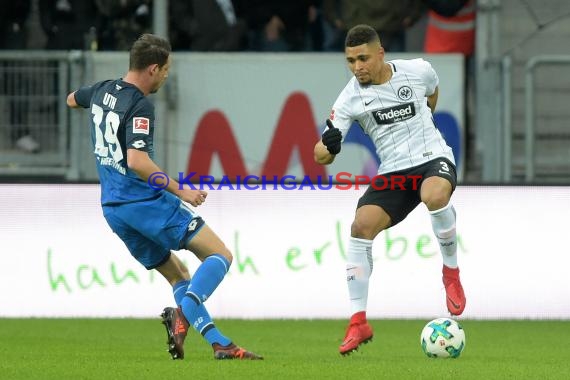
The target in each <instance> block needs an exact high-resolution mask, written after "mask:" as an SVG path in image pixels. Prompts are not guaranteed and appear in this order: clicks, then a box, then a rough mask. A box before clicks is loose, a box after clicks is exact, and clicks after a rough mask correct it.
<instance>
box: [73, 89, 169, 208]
mask: <svg viewBox="0 0 570 380" xmlns="http://www.w3.org/2000/svg"><path fill="white" fill-rule="evenodd" d="M75 101H76V102H77V104H78V105H80V106H81V107H83V108H90V109H91V140H92V142H93V149H94V150H93V153H94V154H95V158H96V160H97V171H98V173H99V180H100V182H101V204H102V205H104V206H105V205H114V204H122V203H130V202H138V201H143V200H148V199H152V198H156V197H157V196H158V195H159V193H160V191H161V190H155V189H153V188H152V187H150V186H149V185H148V183H147V182H146V181H144V180H142V179H141V178H140V177H139V176H138V175H137V174H136V173H135V172H133V171H132V170H130V169H129V168H128V166H127V149H137V150H140V151H143V152H147V153H148V154H149V156H150V158H151V159H152V158H153V155H154V151H153V133H154V106H153V105H152V103H151V102H150V101H149V100H148V99H147V98H146V97H145V96H144V94H143V93H142V92H141V91H140V90H139V89H138V88H137V87H135V86H133V85H132V84H130V83H126V82H123V81H122V80H121V79H117V80H107V81H102V82H98V83H95V84H94V85H92V86H87V87H81V88H80V89H79V90H77V91H76V92H75Z"/></svg>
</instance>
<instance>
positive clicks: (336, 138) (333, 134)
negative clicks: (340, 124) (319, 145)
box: [321, 119, 342, 154]
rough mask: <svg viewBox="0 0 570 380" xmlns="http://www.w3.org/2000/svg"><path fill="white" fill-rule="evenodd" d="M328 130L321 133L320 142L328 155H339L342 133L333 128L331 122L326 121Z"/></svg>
mask: <svg viewBox="0 0 570 380" xmlns="http://www.w3.org/2000/svg"><path fill="white" fill-rule="evenodd" d="M327 127H328V129H327V130H326V131H325V133H323V136H322V137H321V141H322V142H323V144H324V145H325V146H326V147H327V150H328V151H329V153H330V154H339V153H340V147H341V142H342V132H341V131H340V129H338V128H335V126H334V125H333V123H332V121H331V120H330V119H327Z"/></svg>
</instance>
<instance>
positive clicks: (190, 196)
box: [178, 189, 208, 207]
mask: <svg viewBox="0 0 570 380" xmlns="http://www.w3.org/2000/svg"><path fill="white" fill-rule="evenodd" d="M178 196H179V197H180V199H182V200H183V201H185V202H188V203H190V204H191V205H192V206H194V207H198V206H200V205H201V204H202V203H204V202H206V197H207V196H208V193H207V192H206V191H204V190H191V189H184V191H183V193H181V194H178Z"/></svg>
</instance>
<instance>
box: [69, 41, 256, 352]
mask: <svg viewBox="0 0 570 380" xmlns="http://www.w3.org/2000/svg"><path fill="white" fill-rule="evenodd" d="M170 53H171V47H170V43H169V42H168V41H167V40H165V39H163V38H160V37H158V36H155V35H152V34H144V35H142V36H141V37H140V38H139V39H138V40H136V41H135V42H134V44H133V46H132V48H131V50H130V60H129V70H128V72H127V74H126V76H125V77H124V78H121V79H114V80H105V81H101V82H97V83H95V84H93V85H90V86H85V87H81V88H79V89H78V90H77V91H74V92H72V93H70V94H69V95H68V96H67V105H68V106H69V107H72V108H79V107H82V108H89V109H90V111H91V116H92V117H91V119H90V126H89V127H90V129H91V139H92V141H93V145H94V154H95V158H96V163H97V171H98V173H99V179H100V182H101V204H102V207H103V214H104V216H105V219H106V220H107V223H108V224H109V226H110V227H111V229H112V230H113V231H114V232H115V233H116V234H117V235H118V236H119V237H120V238H121V240H122V241H123V242H124V243H125V245H126V246H127V248H128V249H129V251H130V253H131V254H132V255H133V256H134V258H135V259H137V261H139V262H140V263H141V264H142V265H143V266H144V267H145V268H147V269H148V270H151V269H156V270H157V271H158V272H160V273H161V274H162V275H163V276H164V277H165V278H166V280H167V281H168V282H169V283H170V284H171V285H172V288H173V293H174V299H175V300H176V304H177V305H178V307H177V308H172V307H167V308H165V309H164V311H163V313H162V318H163V323H164V325H165V326H166V331H167V334H168V345H169V352H170V354H171V355H172V358H173V359H183V358H184V339H185V338H186V334H187V329H188V326H189V325H192V326H193V327H194V328H195V329H196V330H197V331H198V332H199V333H200V334H201V335H202V336H203V337H204V339H206V340H207V341H208V342H209V343H210V344H211V345H212V348H213V350H214V358H216V359H262V357H261V356H259V355H256V354H254V353H252V352H249V351H247V350H245V349H243V348H241V347H239V346H237V345H236V344H234V343H233V342H232V341H231V339H229V338H228V337H226V336H224V335H223V334H222V333H221V332H220V331H219V330H218V329H217V328H216V326H215V325H214V322H213V321H212V318H211V317H210V315H209V314H208V311H207V310H206V308H205V306H204V301H206V299H207V298H208V297H210V295H211V294H212V293H213V292H214V290H215V289H216V287H217V286H218V285H219V284H220V282H221V281H222V280H223V278H224V276H225V275H226V273H227V271H228V269H229V267H230V264H231V262H232V254H231V252H230V251H229V250H228V249H227V248H226V246H225V245H224V243H223V242H222V241H221V240H220V238H219V237H218V236H217V235H216V234H215V233H214V232H213V231H212V229H210V227H208V225H206V224H205V222H204V220H203V219H202V218H201V217H200V216H199V215H197V214H196V213H195V212H193V211H192V210H191V209H190V208H189V207H188V206H186V204H185V203H184V202H188V203H189V204H191V205H192V206H194V207H196V206H200V205H201V204H202V203H204V202H205V200H206V196H207V193H206V192H205V191H202V190H192V189H189V188H182V187H180V186H179V184H178V182H176V181H175V180H174V179H173V178H169V185H168V186H167V187H166V189H165V190H156V189H154V188H152V187H151V186H149V184H148V183H147V181H148V179H149V177H150V176H151V175H152V174H153V173H157V172H162V170H161V169H160V167H158V165H157V164H156V163H155V162H154V161H153V153H154V149H153V134H154V128H155V120H154V106H153V105H152V103H151V102H150V101H149V100H148V98H147V95H148V94H152V93H155V92H157V91H158V89H159V88H160V87H161V86H162V84H163V83H164V82H165V81H166V78H167V77H168V70H169V68H170V64H171V60H172V57H171V54H170ZM182 201H184V202H182ZM179 249H187V250H190V251H191V252H193V253H194V254H195V255H196V257H198V259H200V261H201V262H202V263H201V265H200V266H199V267H198V269H197V270H196V272H195V273H194V276H193V277H192V278H191V277H190V273H189V271H188V268H187V267H186V266H185V265H184V264H183V263H182V261H181V260H180V259H179V258H178V257H177V256H176V255H175V254H174V253H173V252H172V250H179Z"/></svg>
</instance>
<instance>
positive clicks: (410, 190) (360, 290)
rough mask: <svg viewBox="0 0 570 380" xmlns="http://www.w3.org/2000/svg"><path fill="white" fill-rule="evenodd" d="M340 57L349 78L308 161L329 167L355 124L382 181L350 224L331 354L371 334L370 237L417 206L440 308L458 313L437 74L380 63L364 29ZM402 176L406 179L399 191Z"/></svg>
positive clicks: (376, 41) (422, 67)
mask: <svg viewBox="0 0 570 380" xmlns="http://www.w3.org/2000/svg"><path fill="white" fill-rule="evenodd" d="M345 56H346V60H347V62H348V67H349V68H350V70H351V71H352V72H353V74H354V77H353V78H352V79H351V80H350V81H349V82H348V84H347V85H346V87H345V88H344V89H343V90H342V92H341V93H340V95H339V96H338V98H337V100H336V102H335V103H334V106H333V109H332V112H331V115H330V118H329V120H327V128H326V130H325V131H324V133H323V135H322V138H321V140H319V141H318V142H317V144H316V145H315V151H314V154H315V160H316V162H318V163H319V164H321V165H328V164H330V163H332V162H333V161H334V159H335V156H336V155H337V154H338V153H340V150H341V143H342V141H343V138H344V136H346V134H347V132H348V129H349V128H350V126H351V125H352V123H353V121H357V122H358V124H359V125H360V127H361V128H362V129H363V130H364V132H365V133H366V134H368V135H369V136H370V138H371V139H372V141H373V142H374V145H375V146H376V153H377V154H378V156H379V158H380V160H381V163H380V167H379V168H378V174H382V175H383V177H384V178H386V181H384V179H381V178H382V177H378V181H377V182H376V186H370V187H369V188H368V189H367V190H366V192H365V193H364V195H363V196H362V197H361V198H360V199H359V201H358V206H357V209H356V214H355V217H354V221H353V222H352V226H351V236H350V241H349V245H348V252H347V265H346V280H347V283H348V292H349V297H350V306H351V313H352V316H351V318H350V322H349V325H348V328H347V331H346V336H345V338H344V341H343V342H342V344H341V345H340V348H339V351H340V353H341V354H342V355H345V354H348V353H351V352H353V351H355V350H357V349H358V347H359V346H360V345H361V344H363V343H366V342H368V341H370V340H371V339H372V336H373V332H372V328H371V327H370V325H369V324H368V322H367V320H366V304H367V299H368V285H369V277H370V274H371V273H372V242H373V240H374V238H375V237H376V236H377V235H378V234H379V233H380V232H381V231H383V230H385V229H387V228H389V227H392V226H395V225H396V224H398V223H399V222H401V221H402V220H404V219H405V218H406V216H407V215H408V214H409V213H410V212H411V211H412V210H413V209H415V208H416V206H417V205H418V204H420V202H423V203H424V204H425V205H426V206H427V208H428V210H429V213H430V216H431V222H432V227H433V231H434V233H435V236H436V237H437V240H438V241H439V244H440V250H441V253H442V256H443V283H444V286H445V291H446V296H447V300H446V303H447V308H448V310H449V312H450V313H451V314H452V315H460V314H461V313H462V312H463V310H464V309H465V294H464V292H463V287H462V286H461V282H460V279H459V268H458V266H457V246H456V232H455V210H454V208H453V206H452V205H451V203H450V198H451V194H452V193H453V191H454V189H455V186H456V181H457V178H456V171H455V163H454V159H453V155H452V151H451V148H450V147H449V146H448V145H447V144H446V142H445V140H444V139H443V137H442V136H441V134H440V133H439V131H438V130H437V128H436V127H435V124H434V120H433V117H432V113H433V112H434V110H435V106H436V103H437V96H438V76H437V74H436V72H435V71H434V69H433V68H432V67H431V65H430V64H429V63H428V62H427V61H424V60H423V59H412V60H394V61H388V62H385V61H384V49H383V48H382V46H381V43H380V38H379V37H378V34H377V33H376V31H375V30H374V29H373V28H371V27H370V26H368V25H357V26H355V27H354V28H352V29H351V30H350V31H349V32H348V34H347V36H346V41H345ZM402 176H405V177H406V178H407V179H406V182H405V183H403V186H400V185H399V184H400V183H402V182H401V180H402V178H403V177H402ZM396 181H398V182H399V183H396ZM375 187H376V188H375ZM402 187H403V188H404V189H405V190H402V189H401V188H402ZM382 188H384V189H383V190H380V189H382ZM391 189H392V190H391Z"/></svg>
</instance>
